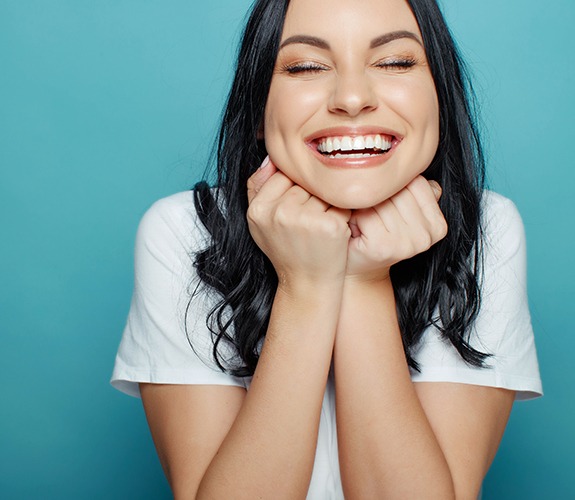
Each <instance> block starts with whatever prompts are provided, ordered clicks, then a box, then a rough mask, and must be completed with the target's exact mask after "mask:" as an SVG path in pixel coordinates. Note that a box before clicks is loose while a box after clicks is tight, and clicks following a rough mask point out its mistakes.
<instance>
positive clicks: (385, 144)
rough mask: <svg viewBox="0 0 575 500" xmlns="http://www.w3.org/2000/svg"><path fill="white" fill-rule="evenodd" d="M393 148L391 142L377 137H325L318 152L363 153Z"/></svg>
mask: <svg viewBox="0 0 575 500" xmlns="http://www.w3.org/2000/svg"><path fill="white" fill-rule="evenodd" d="M390 148H391V140H388V139H387V138H385V137H383V136H381V135H379V134H376V135H358V136H355V137H350V136H348V135H345V136H343V137H325V138H323V139H321V140H320V141H319V144H318V147H317V150H318V151H319V152H320V153H331V152H333V151H361V150H363V149H382V150H387V149H390Z"/></svg>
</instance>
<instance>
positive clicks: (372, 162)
mask: <svg viewBox="0 0 575 500" xmlns="http://www.w3.org/2000/svg"><path fill="white" fill-rule="evenodd" d="M398 144H399V141H398V140H394V141H393V143H392V145H391V149H390V150H388V151H386V152H385V153H382V154H378V155H374V156H363V157H361V158H346V157H345V156H343V157H340V158H335V157H333V156H327V155H323V154H321V153H320V152H319V151H318V150H317V147H316V145H314V144H313V143H309V144H308V147H309V148H310V149H311V151H312V153H313V154H314V155H315V156H316V158H318V159H319V161H321V162H322V163H323V164H324V165H325V166H327V167H333V168H370V167H378V166H381V165H382V164H383V163H385V162H386V161H387V160H388V159H389V157H390V156H391V155H392V154H393V152H394V151H395V148H396V147H397V145H398Z"/></svg>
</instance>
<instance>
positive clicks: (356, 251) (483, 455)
mask: <svg viewBox="0 0 575 500" xmlns="http://www.w3.org/2000/svg"><path fill="white" fill-rule="evenodd" d="M422 181H423V179H421V178H420V179H419V180H416V181H414V183H412V184H410V186H408V188H406V190H404V191H402V192H401V193H399V194H398V195H396V196H395V197H393V198H392V200H388V202H385V203H384V205H383V206H382V207H379V209H378V210H377V211H373V210H372V211H371V212H364V213H358V214H357V215H356V217H355V223H356V229H355V233H356V234H355V236H356V238H354V239H353V241H352V242H351V243H350V255H349V258H348V259H349V260H348V272H349V274H350V275H349V276H348V279H347V280H346V284H345V286H344V295H343V301H342V308H341V314H340V321H339V325H338V330H337V335H336V342H335V349H334V367H335V377H336V405H337V424H338V438H339V450H340V467H341V473H342V481H343V485H344V491H345V492H346V498H376V497H385V498H438V499H447V498H462V499H468V498H469V499H475V498H476V497H477V494H478V491H479V488H480V486H481V481H482V479H483V477H484V475H485V473H486V471H487V468H488V467H489V464H490V462H491V460H492V459H493V456H494V454H495V451H496V449H497V446H498V444H499V441H500V439H501V436H502V433H503V429H504V427H505V423H506V421H507V418H508V415H509V411H510V409H511V404H512V401H513V392H511V391H505V390H499V389H494V388H484V387H477V386H471V385H463V384H441V383H422V384H413V383H412V382H411V379H410V374H409V369H408V366H407V363H406V360H405V355H404V352H403V347H402V342H401V334H400V331H399V327H398V323H397V313H396V309H395V300H394V294H393V288H392V285H391V282H390V280H389V275H388V270H389V266H390V265H391V264H393V263H395V262H397V261H398V260H402V258H407V257H409V256H411V255H414V254H416V253H419V252H421V251H424V250H425V249H426V248H428V247H429V245H431V244H433V243H435V242H436V241H438V240H439V239H441V238H442V237H443V236H444V235H445V230H446V228H445V224H444V221H443V224H442V223H441V219H442V216H441V215H440V212H438V210H439V209H438V207H437V204H436V203H435V199H434V198H433V192H432V191H431V189H430V188H429V185H428V184H427V183H426V182H424V181H423V182H422ZM435 207H437V208H435ZM382 226H383V227H384V228H385V234H383V233H382V232H381V228H382ZM421 233H423V237H422V234H421ZM361 235H363V236H361ZM384 240H385V241H384ZM382 246H383V247H384V248H388V249H390V254H389V255H384V256H382V255H381V252H379V253H378V254H377V256H375V254H373V253H370V252H371V251H372V250H373V248H382ZM402 251H403V252H405V253H403V257H401V258H398V255H400V256H401V255H402V253H401V252H402ZM410 252H411V254H410ZM382 257H383V258H382ZM385 259H386V260H385ZM382 261H383V262H384V265H383V266H382V264H381V263H382ZM359 367H361V369H359Z"/></svg>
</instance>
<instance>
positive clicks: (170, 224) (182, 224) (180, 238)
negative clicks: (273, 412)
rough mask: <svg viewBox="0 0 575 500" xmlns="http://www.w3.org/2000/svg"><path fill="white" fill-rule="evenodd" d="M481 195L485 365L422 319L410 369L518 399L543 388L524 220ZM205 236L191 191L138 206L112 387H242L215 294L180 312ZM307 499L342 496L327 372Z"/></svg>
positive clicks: (480, 323)
mask: <svg viewBox="0 0 575 500" xmlns="http://www.w3.org/2000/svg"><path fill="white" fill-rule="evenodd" d="M483 203H484V205H483V222H484V231H485V243H484V266H485V268H484V269H485V270H484V277H483V283H482V303H481V310H480V313H479V316H478V318H477V320H476V323H475V327H474V329H473V331H472V332H471V337H470V343H471V345H473V346H474V347H476V348H477V349H479V350H480V351H483V352H488V353H491V354H493V356H492V357H490V358H488V360H487V363H488V364H489V366H490V368H486V369H485V368H484V369H481V368H474V367H470V366H468V365H467V364H466V363H465V362H464V361H463V360H462V359H461V357H460V356H459V354H458V353H457V351H456V350H455V349H454V348H453V346H452V345H451V344H450V343H448V342H446V341H444V340H443V339H441V338H440V336H439V334H438V331H437V330H436V329H435V328H434V327H429V328H428V329H427V330H426V332H424V335H423V341H422V343H421V345H420V347H419V348H418V350H417V351H416V353H415V359H416V360H417V361H418V362H419V364H420V368H421V372H420V373H415V372H413V373H412V380H413V381H414V382H459V383H468V384H476V385H482V386H490V387H501V388H506V389H511V390H514V391H517V396H516V398H517V399H530V398H533V397H536V396H539V395H541V394H542V387H541V379H540V376H539V367H538V363H537V354H536V350H535V343H534V338H533V330H532V327H531V319H530V315H529V308H528V301H527V290H526V252H525V235H524V230H523V224H522V221H521V218H520V216H519V213H518V212H517V209H516V208H515V205H514V204H513V203H512V202H511V201H509V200H508V199H506V198H504V197H503V196H501V195H498V194H496V193H493V192H490V191H486V192H485V195H484V198H483ZM208 238H209V236H208V234H207V231H206V230H205V228H204V227H203V226H202V224H201V222H200V221H199V219H198V217H197V215H196V211H195V208H194V202H193V193H192V192H191V191H186V192H182V193H178V194H175V195H172V196H169V197H167V198H164V199H162V200H159V201H158V202H156V203H155V204H154V205H153V206H152V207H151V208H150V209H149V210H148V211H147V212H146V214H145V215H144V217H143V219H142V221H141V223H140V227H139V229H138V235H137V238H136V249H135V284H134V294H133V297H132V304H131V307H130V312H129V315H128V321H127V324H126V328H125V330H124V334H123V337H122V341H121V344H120V348H119V350H118V354H117V356H116V363H115V366H114V372H113V375H112V381H111V383H112V385H113V386H114V387H115V388H117V389H119V390H121V391H123V392H125V393H126V394H130V395H132V396H139V387H138V383H140V382H149V383H162V384H208V385H209V384H214V385H236V386H241V387H245V388H246V389H248V388H249V385H250V381H251V379H250V378H246V379H242V378H236V377H232V376H230V375H227V374H225V373H222V372H221V371H220V370H219V369H217V367H216V366H215V363H214V361H213V358H212V351H211V349H212V340H211V334H210V332H209V330H208V328H207V326H206V316H207V314H208V312H209V311H210V310H211V308H212V306H213V304H214V297H212V296H210V295H208V294H205V293H204V294H201V295H196V296H195V298H194V299H193V300H192V302H191V303H190V304H189V309H188V311H187V316H186V308H187V307H188V302H189V297H190V293H189V292H190V291H192V290H194V288H195V286H196V284H198V281H199V278H198V277H197V275H196V273H195V270H194V267H193V263H192V256H193V253H194V252H195V251H197V250H201V249H203V248H204V247H205V246H206V243H207V241H208ZM186 317H187V335H186V331H185V328H184V319H185V318H186ZM190 343H192V344H193V346H194V349H192V347H191V345H190ZM230 354H231V353H230ZM308 499H321V500H327V499H343V492H342V489H341V478H340V473H339V463H338V455H337V433H336V423H335V393H334V386H333V378H332V376H331V375H330V378H329V380H328V384H327V387H326V391H325V395H324V400H323V406H322V411H321V420H320V427H319V435H318V444H317V451H316V458H315V464H314V469H313V476H312V480H311V483H310V488H309V492H308Z"/></svg>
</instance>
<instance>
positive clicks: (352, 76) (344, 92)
mask: <svg viewBox="0 0 575 500" xmlns="http://www.w3.org/2000/svg"><path fill="white" fill-rule="evenodd" d="M329 108H330V111H331V112H332V113H337V114H345V115H348V116H351V117H354V116H358V115H359V114H361V113H364V112H366V111H372V110H374V109H375V108H377V96H376V94H375V92H374V89H373V86H372V82H370V80H369V77H368V75H366V74H365V72H353V73H351V72H349V73H343V74H338V75H337V78H336V81H335V84H334V88H333V92H332V95H331V98H330V102H329Z"/></svg>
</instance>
